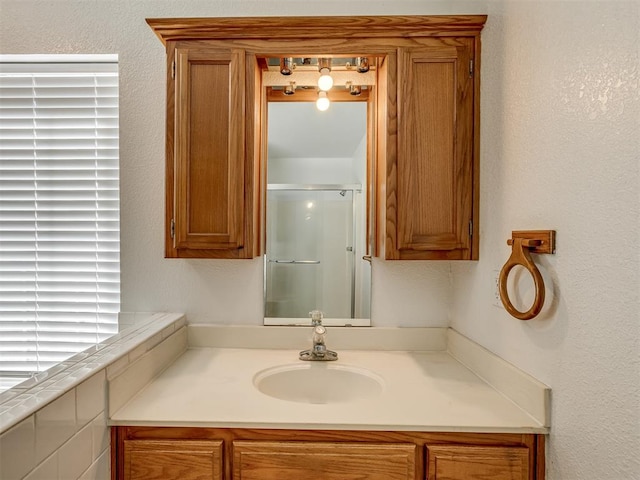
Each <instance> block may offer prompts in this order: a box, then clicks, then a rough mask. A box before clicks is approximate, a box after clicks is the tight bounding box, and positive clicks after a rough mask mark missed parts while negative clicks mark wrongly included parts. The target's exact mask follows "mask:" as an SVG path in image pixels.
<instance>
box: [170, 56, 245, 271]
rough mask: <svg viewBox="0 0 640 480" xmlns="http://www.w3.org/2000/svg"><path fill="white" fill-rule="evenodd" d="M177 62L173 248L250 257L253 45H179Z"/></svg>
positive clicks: (183, 251) (175, 251) (189, 253)
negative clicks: (249, 49)
mask: <svg viewBox="0 0 640 480" xmlns="http://www.w3.org/2000/svg"><path fill="white" fill-rule="evenodd" d="M175 65H176V67H175V68H176V74H175V77H176V78H175V126H174V129H173V130H174V134H175V139H174V149H175V151H174V155H175V160H174V163H173V185H172V186H171V187H172V188H173V192H174V194H173V197H174V198H173V204H172V205H171V207H172V209H173V218H172V219H171V220H173V222H174V224H173V226H172V232H173V240H172V242H173V245H172V249H169V250H173V251H172V252H168V256H179V257H180V256H186V257H210V258H250V257H251V256H253V255H252V254H253V252H252V248H251V245H250V243H251V239H250V238H248V236H247V233H248V232H247V227H248V219H249V218H250V217H251V216H252V213H251V199H252V195H253V192H251V191H249V192H247V196H246V197H245V173H247V174H248V175H251V172H250V171H247V172H245V170H250V168H248V169H247V166H248V165H247V158H246V156H245V133H246V131H245V103H246V101H245V89H246V84H245V78H247V76H246V72H245V53H244V51H243V50H241V49H210V48H208V49H203V48H176V50H175ZM251 81H253V79H251ZM246 83H247V84H248V83H249V82H246ZM251 102H252V103H253V99H251ZM249 167H250V165H249ZM248 183H249V185H248V188H251V181H249V182H248Z"/></svg>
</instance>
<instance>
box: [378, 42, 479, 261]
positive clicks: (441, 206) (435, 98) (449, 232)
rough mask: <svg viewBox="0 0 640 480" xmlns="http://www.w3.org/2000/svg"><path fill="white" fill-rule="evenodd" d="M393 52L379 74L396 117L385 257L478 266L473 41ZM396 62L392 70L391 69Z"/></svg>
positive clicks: (389, 148)
mask: <svg viewBox="0 0 640 480" xmlns="http://www.w3.org/2000/svg"><path fill="white" fill-rule="evenodd" d="M421 43H422V45H421V46H415V47H407V48H400V49H398V54H397V58H396V57H395V56H390V57H389V59H388V62H389V65H388V66H387V67H386V70H383V72H384V73H385V74H386V76H387V82H386V84H387V85H388V89H389V91H390V94H391V95H390V97H391V98H393V94H395V96H396V100H397V110H396V109H395V105H393V104H392V103H393V102H391V104H389V105H385V107H386V111H387V112H388V117H389V118H388V120H387V121H388V123H389V125H393V124H394V122H393V119H394V118H396V115H397V148H394V146H395V145H394V144H393V142H391V141H387V143H386V158H385V167H386V168H385V171H384V172H380V173H379V178H384V179H385V184H384V189H383V188H379V193H380V192H384V193H385V195H384V197H379V200H378V201H379V203H381V204H382V205H384V207H385V209H384V211H382V212H380V216H381V217H382V218H384V220H385V222H384V223H380V225H384V226H385V230H384V233H385V235H384V237H383V238H382V239H381V241H382V243H383V244H384V252H383V253H384V256H385V258H386V259H400V260H411V259H414V260H437V259H446V260H471V259H477V255H478V252H477V245H478V244H477V227H478V222H477V219H476V218H474V217H475V216H476V213H477V208H478V205H477V198H476V197H477V179H478V171H477V166H478V161H477V158H476V151H475V143H474V142H475V139H474V137H475V134H476V132H474V124H475V118H476V116H477V112H475V111H474V108H475V107H476V101H477V99H476V96H477V95H478V92H477V90H476V85H477V80H476V78H475V77H476V73H475V71H474V70H475V67H474V49H475V47H474V40H473V39H471V38H465V37H459V38H449V39H425V40H423V41H422V42H421ZM394 62H396V64H394Z"/></svg>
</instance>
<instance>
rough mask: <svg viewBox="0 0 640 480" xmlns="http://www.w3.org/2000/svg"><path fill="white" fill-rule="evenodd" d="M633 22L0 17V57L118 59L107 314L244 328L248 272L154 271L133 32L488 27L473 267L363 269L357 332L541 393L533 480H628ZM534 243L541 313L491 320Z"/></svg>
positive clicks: (623, 13)
mask: <svg viewBox="0 0 640 480" xmlns="http://www.w3.org/2000/svg"><path fill="white" fill-rule="evenodd" d="M638 6H639V3H638V2H626V3H623V2H619V1H615V0H613V1H606V2H605V1H602V2H584V1H568V2H549V1H543V0H541V1H534V0H531V1H525V0H522V1H516V0H510V1H507V0H504V1H495V2H494V1H489V2H484V1H466V2H463V1H446V2H445V1H433V2H427V1H425V0H413V1H396V2H387V1H385V0H351V1H349V2H344V1H342V0H341V1H320V0H312V1H295V0H288V1H285V0H263V1H243V0H233V1H232V0H225V1H211V0H207V1H205V0H196V1H190V2H184V1H177V0H153V1H152V0H147V1H127V0H120V1H115V0H114V1H102V2H89V1H86V0H76V1H67V0H59V1H56V2H52V1H44V0H0V53H118V54H119V55H120V67H121V123H120V126H121V197H122V227H121V228H122V288H123V292H122V300H123V304H122V309H123V310H125V311H136V310H137V311H153V310H174V311H184V312H186V313H187V314H188V315H189V318H190V319H191V320H197V321H211V322H216V323H245V324H257V323H260V321H261V314H262V264H261V261H260V260H252V261H211V260H204V261H201V260H165V259H163V245H162V239H163V233H162V232H163V208H164V207H163V205H164V199H163V190H164V94H165V93H164V59H165V55H164V50H163V48H162V45H161V43H160V42H159V40H158V39H157V38H155V36H154V35H153V34H152V32H151V30H150V29H149V28H148V26H147V25H146V24H145V22H144V18H146V17H169V16H248V15H252V16H254V15H256V16H258V15H283V14H284V15H357V14H363V13H365V14H368V15H376V14H380V15H381V14H449V13H489V15H490V17H489V21H488V24H487V27H486V28H485V31H484V33H483V59H482V62H483V82H482V95H483V98H482V108H483V112H482V134H481V139H482V158H481V161H482V169H481V182H482V187H481V198H482V202H481V235H482V237H481V252H480V255H481V260H480V261H479V262H477V263H462V264H460V263H455V264H453V266H452V265H451V264H449V263H446V262H445V263H435V264H431V263H424V262H394V263H389V262H386V263H385V262H382V261H374V264H373V298H372V317H373V322H374V324H375V325H378V326H381V325H384V326H389V325H412V326H413V325H420V326H429V325H434V326H442V325H448V324H449V323H451V324H452V325H453V326H454V327H455V328H457V329H458V330H460V331H461V332H462V333H464V334H466V335H468V336H470V337H471V338H472V339H474V340H476V341H478V342H479V343H481V344H482V345H485V346H486V347H487V348H489V349H490V350H492V351H494V352H496V353H497V354H499V355H501V356H502V357H504V358H506V359H507V360H509V361H511V362H512V363H514V364H515V365H517V366H519V367H521V368H523V369H524V370H526V371H529V372H530V373H532V374H533V375H534V376H536V377H538V378H539V379H541V380H542V381H544V382H546V383H547V384H549V385H550V386H551V387H552V388H553V427H552V434H551V436H550V441H549V445H548V452H549V454H548V459H549V462H548V470H549V474H548V477H547V478H548V479H549V480H565V479H566V480H575V479H580V480H590V479H594V480H595V479H603V478H607V479H612V480H626V479H632V478H636V477H637V473H638V472H639V471H640V465H639V463H638V462H639V460H638V453H637V452H638V451H640V445H639V444H638V443H639V437H640V424H639V422H640V420H639V416H638V412H639V411H640V405H639V404H638V395H639V393H638V384H639V378H640V366H639V362H638V353H639V345H638V338H639V332H638V316H639V313H640V312H639V306H638V295H639V293H640V292H639V290H640V288H639V280H638V271H639V269H640V266H639V263H638V250H637V245H638V243H639V241H640V238H639V216H640V212H639V208H638V207H639V204H640V198H639V186H638V169H639V164H638V162H639V153H638V152H639V151H640V148H639V147H640V146H639V144H638V142H639V140H638V139H639V138H640V134H639V132H638V125H639V120H640V119H639V107H638V88H639V87H638V81H639V79H638V75H639V72H638V50H639V45H638V32H639V31H640V20H639V15H640V14H639V11H638ZM533 228H536V229H537V228H554V229H556V230H557V231H558V253H557V254H556V255H554V256H544V257H541V258H540V260H539V261H540V263H541V265H542V268H543V274H544V276H545V280H547V283H548V284H550V290H549V292H548V295H549V299H548V302H549V305H550V307H549V308H547V309H546V310H545V312H544V313H543V315H542V316H541V318H540V319H537V320H534V321H530V322H528V323H524V322H520V321H518V320H515V319H513V318H510V317H509V316H508V315H506V314H505V312H504V311H503V310H501V309H499V308H496V307H494V306H493V292H494V285H493V282H494V271H495V270H497V269H499V268H500V267H501V266H502V264H503V263H504V261H505V260H506V258H507V256H508V254H509V251H508V249H507V247H506V244H505V241H506V239H507V238H508V236H509V234H510V231H511V230H515V229H533ZM452 268H453V275H452V274H451V269H452ZM451 279H453V284H452V283H451V281H452V280H451ZM449 319H451V320H449Z"/></svg>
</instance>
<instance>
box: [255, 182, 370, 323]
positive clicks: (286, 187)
mask: <svg viewBox="0 0 640 480" xmlns="http://www.w3.org/2000/svg"><path fill="white" fill-rule="evenodd" d="M270 190H276V191H336V192H341V191H343V190H347V191H351V192H352V195H351V207H352V213H351V221H352V227H351V228H352V239H351V248H352V251H351V253H352V255H353V262H351V318H331V317H327V318H324V319H323V324H325V325H330V326H331V325H335V326H353V327H356V326H358V327H361V326H365V327H366V326H370V325H371V319H370V318H355V310H356V298H355V296H356V241H357V239H358V237H357V233H356V232H357V221H358V219H357V202H356V193H362V185H361V184H359V183H345V184H324V183H318V184H297V183H270V184H267V191H270ZM267 211H268V206H266V207H265V212H267ZM365 235H366V233H365ZM267 251H268V246H267V245H265V252H264V256H263V266H264V268H263V301H262V305H263V311H264V313H266V305H267V264H268V262H269V260H268V258H267ZM314 308H315V307H314ZM263 317H264V325H310V323H311V320H310V319H309V318H295V317H291V318H288V317H267V316H266V315H263Z"/></svg>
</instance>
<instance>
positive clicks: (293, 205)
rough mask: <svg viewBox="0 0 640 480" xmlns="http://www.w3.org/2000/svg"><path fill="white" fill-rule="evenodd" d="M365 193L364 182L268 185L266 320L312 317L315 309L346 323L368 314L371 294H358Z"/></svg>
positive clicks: (295, 320)
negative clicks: (360, 297) (358, 224)
mask: <svg viewBox="0 0 640 480" xmlns="http://www.w3.org/2000/svg"><path fill="white" fill-rule="evenodd" d="M361 195H362V193H361V188H360V185H288V184H287V185H285V184H277V185H274V184H271V185H269V186H268V188H267V206H268V207H267V219H266V221H267V245H266V255H265V265H264V275H265V279H264V280H265V281H264V285H265V292H264V297H265V322H266V323H272V324H282V323H289V324H291V323H294V324H295V323H308V321H309V320H308V314H309V312H310V311H311V310H315V309H318V310H322V311H323V312H324V315H325V317H326V318H332V319H339V320H341V321H342V323H344V324H353V323H354V322H353V320H352V319H355V318H360V317H364V316H367V317H368V315H369V313H368V311H367V312H361V311H359V310H361V309H362V307H361V304H363V303H364V304H366V305H368V299H367V301H366V302H359V301H358V299H356V296H357V295H356V294H357V292H356V265H357V262H356V254H357V253H356V252H357V251H358V250H359V248H358V246H357V240H358V239H356V233H355V232H356V221H357V217H358V200H359V197H361ZM358 253H360V252H358ZM365 263H366V262H365Z"/></svg>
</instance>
